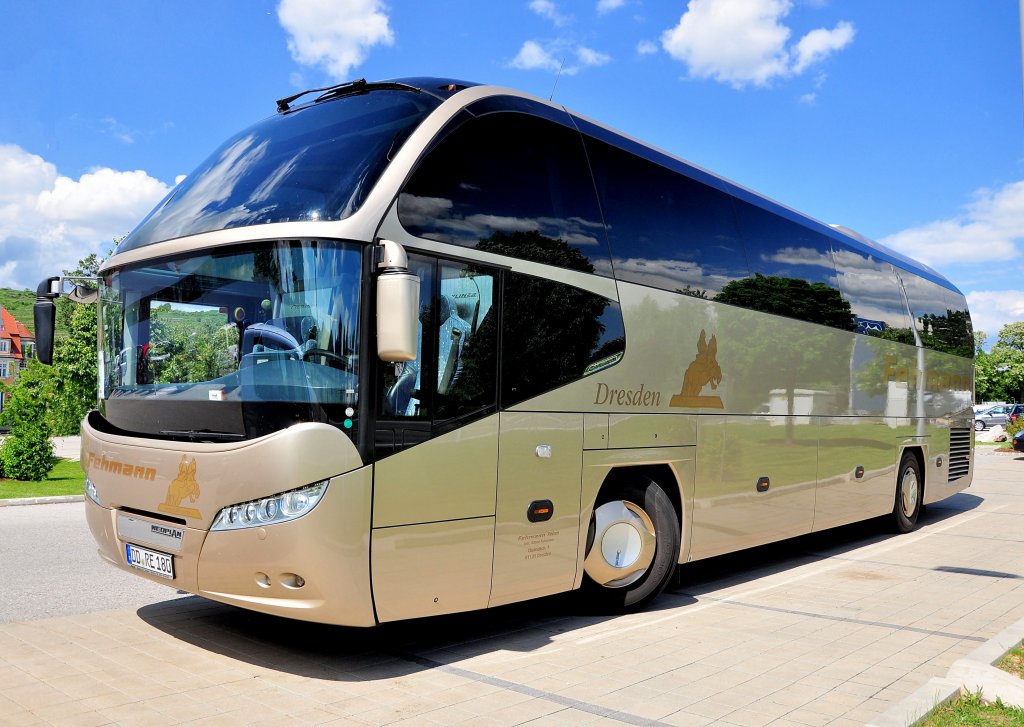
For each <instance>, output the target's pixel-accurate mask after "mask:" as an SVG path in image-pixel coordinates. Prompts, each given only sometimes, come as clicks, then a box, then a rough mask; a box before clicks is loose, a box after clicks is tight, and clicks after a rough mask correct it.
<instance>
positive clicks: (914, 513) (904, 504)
mask: <svg viewBox="0 0 1024 727" xmlns="http://www.w3.org/2000/svg"><path fill="white" fill-rule="evenodd" d="M923 499H924V479H923V478H922V477H921V464H920V463H919V462H918V461H917V457H916V456H915V455H914V453H913V452H904V453H903V457H902V459H900V468H899V470H897V472H896V503H895V505H893V509H892V517H893V523H894V524H895V526H896V530H897V532H901V533H909V532H910V531H911V530H913V529H914V527H915V526H916V525H917V518H918V516H919V515H920V514H921V501H922V500H923Z"/></svg>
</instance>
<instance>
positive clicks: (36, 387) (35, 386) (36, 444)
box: [0, 360, 53, 480]
mask: <svg viewBox="0 0 1024 727" xmlns="http://www.w3.org/2000/svg"><path fill="white" fill-rule="evenodd" d="M47 377H48V371H47V369H46V367H45V366H43V365H42V364H40V363H38V362H36V361H31V360H30V361H29V362H28V367H27V368H26V369H25V370H24V371H22V372H21V376H19V377H18V381H17V382H16V383H15V384H14V385H13V386H10V387H4V389H5V390H6V391H8V392H9V393H10V394H11V398H10V399H9V400H8V401H7V406H6V407H4V410H3V412H0V424H3V425H5V426H8V427H10V430H11V433H10V435H8V437H7V438H6V439H5V440H4V443H3V445H2V446H0V468H2V471H3V475H4V477H10V478H13V479H16V480H41V479H44V478H45V477H46V475H47V473H48V472H49V471H50V470H51V469H53V445H51V444H50V427H49V426H48V425H47V423H46V419H45V417H42V416H40V413H41V412H43V411H44V410H45V407H46V404H45V401H44V391H45V384H46V379H47Z"/></svg>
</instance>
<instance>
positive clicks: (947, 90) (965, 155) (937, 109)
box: [0, 0, 1024, 343]
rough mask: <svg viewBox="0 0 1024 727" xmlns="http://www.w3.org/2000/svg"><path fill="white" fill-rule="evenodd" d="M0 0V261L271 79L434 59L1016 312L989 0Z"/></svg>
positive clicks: (264, 110) (1013, 72)
mask: <svg viewBox="0 0 1024 727" xmlns="http://www.w3.org/2000/svg"><path fill="white" fill-rule="evenodd" d="M0 3H2V5H0V9H2V17H3V20H4V22H3V23H2V24H0V94H2V98H3V101H2V102H0V286H6V287H18V288H21V287H30V288H33V289H34V288H35V285H36V283H37V282H38V281H39V280H40V279H41V278H43V277H45V276H47V275H50V274H56V273H58V272H59V271H60V270H61V269H62V268H65V267H70V266H73V265H74V263H75V262H76V261H77V260H78V259H80V258H81V257H83V256H84V255H86V254H88V253H89V252H100V253H102V252H104V251H105V250H106V249H107V248H109V246H110V245H109V240H111V238H113V237H115V236H120V235H123V234H125V233H127V232H128V231H129V230H131V228H132V227H134V225H135V223H136V222H138V221H139V220H140V219H141V218H142V216H144V215H145V213H146V212H147V211H148V210H149V209H150V208H151V207H152V206H153V205H154V204H155V203H156V202H157V201H159V199H160V198H161V197H162V196H163V195H164V194H166V192H167V191H168V189H169V188H170V187H172V186H173V185H174V184H175V181H176V180H177V179H178V178H180V176H181V175H184V174H187V173H188V172H189V171H191V169H192V168H193V167H195V166H196V165H197V164H198V163H199V162H200V161H202V159H203V158H205V157H206V156H207V155H208V154H209V153H210V152H211V151H212V150H213V149H214V148H215V147H217V146H218V145H219V144H220V143H221V142H222V141H223V140H224V139H226V138H227V137H228V136H230V135H231V134H233V133H234V132H236V131H238V130H240V129H241V128H243V127H245V126H247V125H249V124H251V123H253V122H254V121H257V120H259V119H260V118H262V117H264V116H267V115H269V114H271V113H273V111H274V100H275V99H277V98H279V97H281V96H285V95H288V94H290V93H293V92H294V91H296V90H300V89H303V88H309V87H314V86H321V85H325V84H329V83H333V82H336V81H339V80H350V79H352V78H358V77H366V78H369V79H382V78H394V77H400V76H417V75H439V76H446V77H452V78H459V79H466V80H472V81H478V82H484V83H494V84H498V85H503V86H508V87H511V88H516V89H519V90H522V91H526V92H529V93H533V94H535V95H538V96H542V97H545V98H547V97H548V96H549V95H550V94H551V93H552V90H554V100H555V101H557V102H559V103H562V104H564V105H565V106H567V107H568V108H570V109H572V110H573V111H576V112H578V113H581V114H583V115H585V116H589V117H591V118H594V119H596V120H598V121H601V122H603V123H605V124H608V125H610V126H612V127H615V128H617V129H619V130H621V131H623V132H626V133H628V134H630V135H632V136H635V137H637V138H640V139H642V140H644V141H647V142H649V143H652V144H654V145H656V146H659V147H661V148H663V149H666V150H668V151H670V152H672V153H674V154H676V155H678V156H680V157H683V158H684V159H688V160H690V161H692V162H694V163H696V164H698V165H700V166H703V167H705V168H707V169H710V170H712V171H714V172H716V173H718V174H721V175H722V176H725V177H727V178H729V179H732V180H733V181H735V182H738V183H740V184H743V185H745V186H747V187H750V188H752V189H754V190H756V191H758V192H761V193H763V194H765V195H768V196H769V197H772V198H774V199H777V200H778V201H780V202H783V203H785V204H787V205H789V206H791V207H794V208H796V209H798V210H800V211H802V212H805V213H807V214H809V215H811V216H813V217H816V218H818V219H820V220H822V221H824V222H828V223H839V224H843V225H846V226H848V227H850V228H852V229H855V230H857V231H859V232H861V233H862V234H864V235H866V236H868V237H871V238H873V239H876V240H879V241H881V242H883V243H884V244H887V245H890V246H891V247H894V248H896V249H897V250H899V251H900V252H903V253H905V254H908V255H910V256H912V257H915V258H918V259H921V260H924V261H925V262H927V263H929V264H930V265H932V266H933V267H935V268H936V269H937V270H939V271H940V272H942V273H943V274H945V275H946V276H947V277H949V278H950V279H951V280H953V282H954V283H955V284H956V285H957V286H958V287H960V289H961V290H963V291H964V292H965V293H966V294H967V295H968V299H969V301H970V303H971V310H972V314H973V316H974V320H975V328H976V329H979V330H984V331H986V332H987V333H988V335H989V339H990V343H991V342H992V341H993V340H994V339H995V337H996V335H997V334H998V332H999V328H1000V327H1001V326H1002V325H1003V324H1005V323H1007V322H1012V321H1019V320H1024V295H1022V293H1021V290H1022V287H1024V286H1022V281H1024V150H1022V144H1021V140H1022V132H1024V110H1022V103H1021V96H1022V93H1021V51H1020V37H1019V31H1020V26H1019V20H1018V3H1017V2H1014V1H1013V0H981V1H976V2H970V3H964V2H963V1H962V0H956V1H953V0H900V1H899V2H893V1H892V0H691V1H690V2H685V1H677V2H668V1H666V0H659V1H657V2H655V1H654V0H585V1H579V2H570V1H569V0H514V1H512V2H500V3H485V2H480V0H472V1H470V0H465V1H463V0H449V1H448V2H409V1H406V2H399V1H397V0H395V1H394V2H390V3H382V2H377V1H376V0H245V1H243V0H234V1H228V0H224V1H223V2H209V1H208V0H203V1H202V2H193V1H191V0H178V1H177V2H173V3H156V2H138V1H137V0H131V1H129V0H102V1H98V0H78V1H77V2H73V3H69V2H65V1H61V2H57V1H55V0H39V1H37V2H33V3H23V2H14V0H0ZM560 66H561V67H562V73H561V75H560V76H559V77H558V80H557V84H556V74H557V71H558V68H559V67H560Z"/></svg>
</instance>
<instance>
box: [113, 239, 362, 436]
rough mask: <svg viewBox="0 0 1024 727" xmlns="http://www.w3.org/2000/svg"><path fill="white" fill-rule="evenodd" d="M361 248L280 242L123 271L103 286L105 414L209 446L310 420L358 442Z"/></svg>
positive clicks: (119, 422)
mask: <svg viewBox="0 0 1024 727" xmlns="http://www.w3.org/2000/svg"><path fill="white" fill-rule="evenodd" d="M360 254H361V247H360V246H359V245H356V244H354V243H344V242H334V241H294V240H290V241H279V242H272V243H259V244H256V245H254V244H250V245H247V246H246V247H245V248H244V249H239V248H224V249H218V250H216V251H212V252H204V253H201V254H192V255H189V256H179V257H169V258H161V259H159V260H152V261H147V262H144V263H140V264H135V265H126V266H124V267H122V268H118V269H116V270H114V271H112V272H109V273H107V274H106V275H105V276H104V278H103V280H102V281H101V285H100V384H101V389H100V399H101V402H100V403H101V409H102V411H103V414H104V415H105V416H106V418H107V420H108V421H109V422H110V423H111V424H112V425H113V426H115V427H117V428H119V429H123V430H126V431H129V432H136V433H142V434H147V435H155V436H162V437H168V438H172V439H189V440H203V441H230V440H233V439H245V438H251V437H258V436H262V435H264V434H268V433H270V432H273V431H276V430H278V429H283V428H285V427H287V426H290V425H292V424H295V423H298V422H303V421H314V422H327V423H332V424H335V425H337V426H339V427H341V428H342V429H344V430H345V431H346V432H349V433H350V434H351V433H352V432H353V430H354V428H355V424H356V422H355V408H356V406H357V403H358V402H357V393H358V392H357V374H358V365H357V364H358V362H357V351H358V344H359V328H358V321H359V285H360Z"/></svg>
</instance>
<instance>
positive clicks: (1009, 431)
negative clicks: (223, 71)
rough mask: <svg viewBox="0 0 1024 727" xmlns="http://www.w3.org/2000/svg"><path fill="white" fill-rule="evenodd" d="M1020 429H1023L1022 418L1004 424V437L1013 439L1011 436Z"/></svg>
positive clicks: (1023, 421) (1023, 419)
mask: <svg viewBox="0 0 1024 727" xmlns="http://www.w3.org/2000/svg"><path fill="white" fill-rule="evenodd" d="M1022 429H1024V417H1017V418H1016V419H1015V420H1014V421H1012V422H1007V423H1006V427H1005V431H1006V436H1008V437H1009V438H1010V439H1013V435H1015V434H1016V433H1017V432H1019V431H1021V430H1022Z"/></svg>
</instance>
